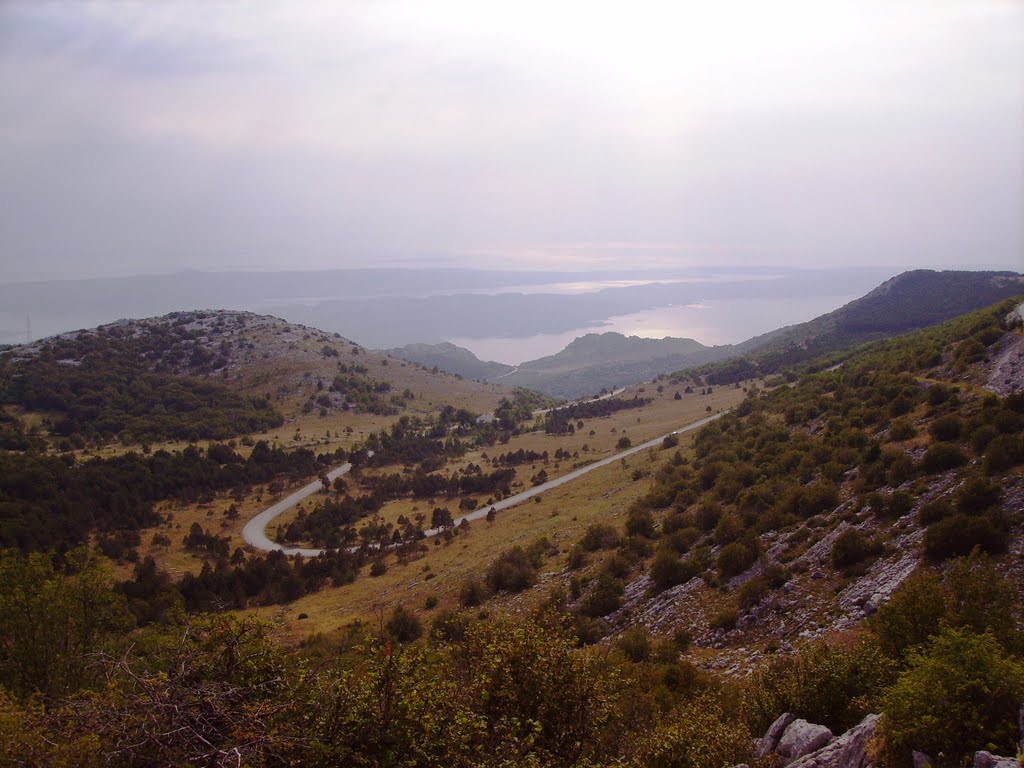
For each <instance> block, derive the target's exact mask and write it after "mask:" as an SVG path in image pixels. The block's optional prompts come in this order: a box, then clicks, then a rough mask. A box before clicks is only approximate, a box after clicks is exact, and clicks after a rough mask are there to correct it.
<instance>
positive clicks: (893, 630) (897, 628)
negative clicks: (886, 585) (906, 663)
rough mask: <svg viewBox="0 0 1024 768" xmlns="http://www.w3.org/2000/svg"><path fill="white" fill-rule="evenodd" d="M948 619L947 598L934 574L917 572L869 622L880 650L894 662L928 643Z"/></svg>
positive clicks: (897, 589)
mask: <svg viewBox="0 0 1024 768" xmlns="http://www.w3.org/2000/svg"><path fill="white" fill-rule="evenodd" d="M945 617H946V595H945V592H944V591H943V589H942V584H941V582H940V581H939V579H938V577H937V576H936V575H935V574H934V573H933V572H932V571H931V570H926V569H922V570H917V571H915V572H914V573H912V574H911V575H910V576H909V577H908V578H907V579H906V581H904V582H903V583H902V584H900V586H899V587H897V588H896V590H895V591H894V592H893V593H892V597H891V599H890V600H889V602H887V603H884V604H883V605H882V606H881V607H879V609H878V610H877V611H876V612H875V613H874V614H873V615H872V616H871V618H870V619H869V620H868V626H870V627H871V629H872V631H873V632H874V633H875V636H876V637H878V641H879V646H880V647H881V649H882V650H883V651H885V653H887V654H889V655H890V656H892V657H893V658H902V657H903V656H904V655H905V654H906V653H907V651H908V650H909V649H911V648H916V647H918V646H921V645H923V644H924V643H926V642H927V641H928V638H930V637H931V636H932V635H934V634H935V633H936V632H938V631H939V623H940V622H941V621H942V620H943V619H944V618H945Z"/></svg>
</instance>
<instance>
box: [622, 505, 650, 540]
mask: <svg viewBox="0 0 1024 768" xmlns="http://www.w3.org/2000/svg"><path fill="white" fill-rule="evenodd" d="M626 533H628V534H629V535H630V536H643V537H645V538H648V539H653V538H654V537H655V535H656V533H655V530H654V516H653V515H652V514H651V512H650V510H647V509H635V508H634V509H631V510H630V511H629V515H628V516H627V517H626Z"/></svg>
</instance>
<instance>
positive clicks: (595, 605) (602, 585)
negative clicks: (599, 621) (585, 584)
mask: <svg viewBox="0 0 1024 768" xmlns="http://www.w3.org/2000/svg"><path fill="white" fill-rule="evenodd" d="M623 591H624V589H623V586H622V582H620V581H619V580H618V579H616V578H614V577H613V576H611V575H610V574H607V573H602V574H601V575H600V576H598V578H597V581H595V582H594V586H593V587H592V588H591V590H590V592H589V593H588V594H587V596H586V597H585V598H583V602H582V604H581V605H580V613H582V614H583V615H584V616H589V617H591V618H597V617H599V616H607V615H608V614H609V613H611V612H612V611H615V610H618V608H619V606H621V605H622V593H623Z"/></svg>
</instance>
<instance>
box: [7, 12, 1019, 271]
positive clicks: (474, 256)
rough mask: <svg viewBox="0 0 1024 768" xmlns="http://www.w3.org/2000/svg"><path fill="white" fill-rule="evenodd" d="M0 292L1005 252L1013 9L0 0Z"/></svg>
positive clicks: (992, 263) (1014, 261) (921, 258)
mask: <svg viewBox="0 0 1024 768" xmlns="http://www.w3.org/2000/svg"><path fill="white" fill-rule="evenodd" d="M0 115H2V120H0V280H4V281H9V280H17V279H25V278H36V277H44V276H59V275H67V276H77V275H98V274H117V273H135V272H151V271H171V270H174V269H178V268H181V267H195V268H202V269H234V268H257V269H302V268H324V267H346V266H367V265H373V264H378V265H379V264H393V265H408V264H421V265H422V264H446V265H460V266H483V267H499V266H500V267H513V266H517V267H523V268H558V269H572V268H588V267H598V266H600V267H609V266H617V267H628V266H630V265H637V266H655V267H656V266H660V265H673V266H674V265H685V264H708V263H722V264H734V265H742V264H780V265H791V266H796V265H803V264H808V265H811V264H812V265H814V266H823V265H825V264H830V263H834V264H844V265H849V264H870V265H878V266H886V267H888V266H893V267H895V268H907V267H916V266H921V267H950V266H960V267H975V268H988V267H994V268H995V267H997V268H1015V269H1020V268H1021V267H1022V266H1024V264H1022V262H1024V257H1022V253H1024V225H1022V216H1024V214H1022V211H1024V146H1022V145H1024V139H1022V136H1024V4H1022V3H1020V2H1016V1H1015V0H1006V1H1003V2H994V1H992V0H920V1H907V0H884V1H879V2H874V1H872V0H857V1H856V2H841V1H837V0H808V1H807V2H795V1H792V0H777V1H776V2H771V3H765V2H762V1H761V0H749V1H746V2H739V1H733V2H730V1H728V0H726V1H724V2H706V1H702V2H686V1H683V2H673V3H653V2H631V3H628V4H627V3H614V4H613V3H607V4H605V3H593V2H582V1H581V2H551V1H550V0H548V1H547V2H533V1H532V0H516V2H508V3H505V2H469V1H466V2H459V1H457V0H434V1H432V2H429V3H424V2H416V1H414V0H413V1H410V2H390V1H389V0H382V1H379V2H367V1H365V0H357V1H352V2H329V3H323V4H316V3H312V2H301V3H236V2H217V3H210V2H196V3H184V2H173V1H170V0H165V1H162V2H159V3H109V4H104V3H100V2H92V3H41V2H23V3H22V2H10V1H8V2H6V3H0Z"/></svg>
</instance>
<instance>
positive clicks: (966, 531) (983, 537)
mask: <svg viewBox="0 0 1024 768" xmlns="http://www.w3.org/2000/svg"><path fill="white" fill-rule="evenodd" d="M975 547H980V548H981V550H982V551H983V552H988V553H989V554H990V555H998V554H1000V553H1002V552H1005V551H1006V532H1005V531H1003V530H1002V527H1001V526H1000V525H998V524H996V523H995V522H993V520H992V519H991V518H990V517H988V516H985V517H974V516H967V515H964V514H956V515H953V516H952V517H947V518H945V519H944V520H940V521H939V522H937V523H935V524H934V525H932V526H931V527H929V528H928V529H927V530H926V531H925V532H924V553H925V556H926V557H927V558H928V559H929V560H931V561H932V562H938V561H940V560H946V559H948V558H950V557H959V556H961V555H969V554H970V553H971V550H972V549H974V548H975Z"/></svg>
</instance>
